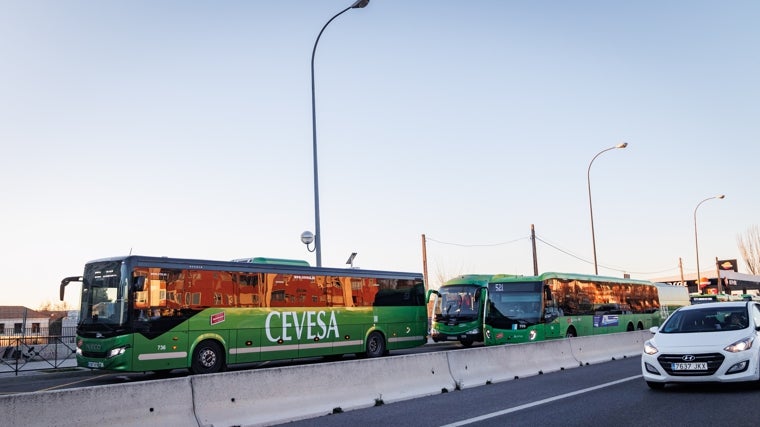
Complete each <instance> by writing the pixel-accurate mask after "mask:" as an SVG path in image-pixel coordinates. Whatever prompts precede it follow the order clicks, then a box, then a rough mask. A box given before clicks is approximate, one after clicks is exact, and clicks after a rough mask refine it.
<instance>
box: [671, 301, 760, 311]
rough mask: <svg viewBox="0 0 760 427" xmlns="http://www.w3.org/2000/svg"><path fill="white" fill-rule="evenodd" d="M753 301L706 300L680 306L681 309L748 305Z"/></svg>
mask: <svg viewBox="0 0 760 427" xmlns="http://www.w3.org/2000/svg"><path fill="white" fill-rule="evenodd" d="M750 303H751V301H723V302H706V303H702V304H694V305H686V306H683V307H681V308H680V310H684V311H688V310H699V309H700V308H715V307H746V306H747V304H750Z"/></svg>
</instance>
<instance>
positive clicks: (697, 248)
mask: <svg viewBox="0 0 760 427" xmlns="http://www.w3.org/2000/svg"><path fill="white" fill-rule="evenodd" d="M725 197H726V195H725V194H721V195H718V196H713V197H708V198H706V199H705V200H702V201H701V202H699V203H697V207H695V208H694V247H695V248H696V250H697V292H699V285H700V283H701V282H702V277H701V275H700V272H699V239H698V238H697V209H699V206H700V205H702V203H704V202H706V201H708V200H712V199H723V198H725ZM718 281H720V277H718Z"/></svg>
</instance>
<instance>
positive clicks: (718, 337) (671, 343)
mask: <svg viewBox="0 0 760 427" xmlns="http://www.w3.org/2000/svg"><path fill="white" fill-rule="evenodd" d="M750 335H754V333H753V331H752V330H751V329H741V330H738V331H714V332H690V333H683V334H664V333H661V332H658V333H657V334H655V336H654V338H653V340H652V341H653V343H654V345H655V346H656V347H657V348H658V349H659V350H660V352H666V351H668V349H673V350H675V349H685V348H689V349H700V348H705V349H709V350H710V351H716V350H717V349H722V348H723V347H726V346H728V345H730V344H733V343H734V342H736V341H739V340H741V339H744V338H746V337H748V336H750Z"/></svg>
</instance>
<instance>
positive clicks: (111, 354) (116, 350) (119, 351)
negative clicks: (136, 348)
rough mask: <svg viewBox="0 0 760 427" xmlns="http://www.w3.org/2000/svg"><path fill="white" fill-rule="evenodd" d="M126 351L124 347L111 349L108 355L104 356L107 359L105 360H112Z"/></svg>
mask: <svg viewBox="0 0 760 427" xmlns="http://www.w3.org/2000/svg"><path fill="white" fill-rule="evenodd" d="M126 351H127V348H126V347H116V348H112V349H111V350H110V351H109V352H108V354H107V355H106V358H107V359H110V358H112V357H116V356H120V355H122V354H124V353H125V352H126Z"/></svg>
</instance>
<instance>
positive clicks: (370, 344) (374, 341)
mask: <svg viewBox="0 0 760 427" xmlns="http://www.w3.org/2000/svg"><path fill="white" fill-rule="evenodd" d="M383 354H385V339H383V334H381V333H380V332H377V331H375V332H372V333H371V334H369V337H367V351H366V355H367V357H380V356H382V355H383Z"/></svg>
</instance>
